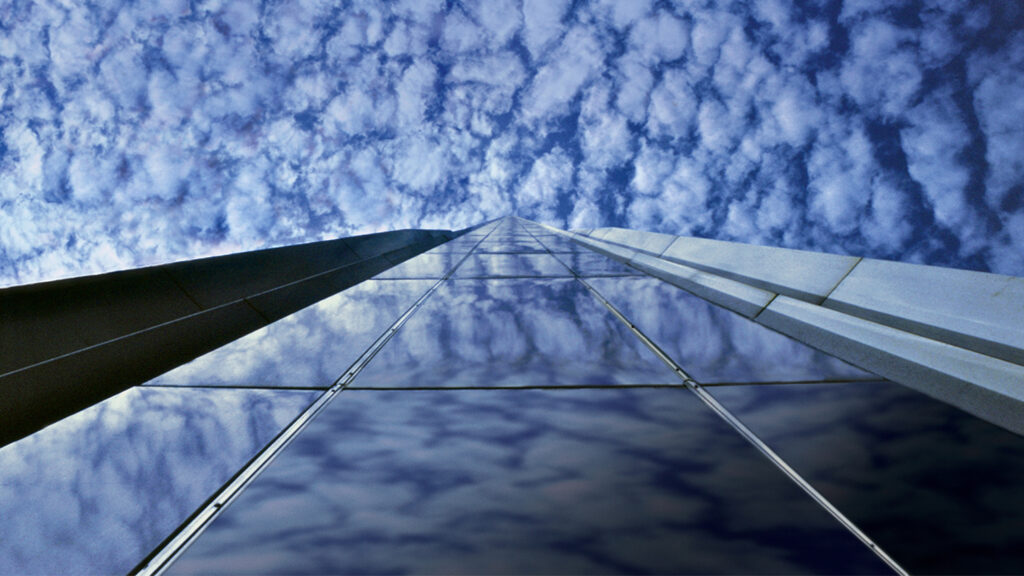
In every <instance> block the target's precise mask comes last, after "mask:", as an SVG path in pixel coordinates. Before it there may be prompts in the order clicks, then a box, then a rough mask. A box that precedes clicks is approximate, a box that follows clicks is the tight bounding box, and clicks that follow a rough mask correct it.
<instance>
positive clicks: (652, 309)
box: [587, 278, 872, 383]
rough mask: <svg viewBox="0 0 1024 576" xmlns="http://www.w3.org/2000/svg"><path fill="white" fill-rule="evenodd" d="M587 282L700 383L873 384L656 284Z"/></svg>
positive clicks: (780, 337) (835, 363) (842, 364)
mask: <svg viewBox="0 0 1024 576" xmlns="http://www.w3.org/2000/svg"><path fill="white" fill-rule="evenodd" d="M587 282H588V283H589V284H590V285H591V286H593V287H594V289H596V290H597V291H598V293H599V294H601V295H602V296H604V297H605V298H607V299H608V301H609V302H611V303H612V305H613V306H615V307H616V308H618V309H619V311H620V312H622V313H623V315H625V316H626V318H628V319H629V320H630V321H631V322H632V323H633V324H635V325H636V326H637V327H638V328H639V329H640V331H641V332H643V333H644V334H645V335H646V336H647V337H648V338H650V339H651V340H652V341H654V343H655V344H657V345H658V346H659V347H660V348H661V349H662V350H664V351H665V353H666V354H668V355H669V357H671V358H672V359H673V360H675V361H676V362H677V363H678V364H679V365H680V366H681V367H682V368H683V370H685V371H686V372H687V373H688V374H690V376H692V377H693V378H694V379H696V380H697V381H698V382H701V383H721V382H779V381H781V382H795V381H805V380H842V379H851V378H859V379H867V378H872V376H871V375H870V374H868V373H867V372H864V371H862V370H860V369H858V368H854V367H853V366H850V365H849V364H846V363H845V362H842V361H841V360H838V359H836V358H833V357H832V356H829V355H827V354H823V353H821V352H818V351H817V350H814V349H813V348H809V347H807V346H804V345H803V344H801V343H799V342H797V341H795V340H792V339H790V338H787V337H786V336H783V335H781V334H778V333H776V332H772V331H771V330H768V329H767V328H764V327H763V326H759V325H757V324H755V323H754V322H751V321H750V320H747V319H746V318H744V317H742V316H740V315H738V314H735V313H733V312H730V311H728V310H725V309H724V308H719V307H718V306H715V305H713V304H709V303H708V302H705V301H704V300H701V299H700V298H697V297H696V296H694V295H692V294H690V293H688V292H686V291H684V290H681V289H679V288H677V287H675V286H673V285H671V284H669V283H667V282H662V281H661V280H658V279H656V278H594V279H588V280H587Z"/></svg>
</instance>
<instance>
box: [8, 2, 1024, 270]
mask: <svg viewBox="0 0 1024 576" xmlns="http://www.w3.org/2000/svg"><path fill="white" fill-rule="evenodd" d="M891 4H892V3H887V2H875V1H871V0H851V1H847V2H838V1H835V2H828V1H822V2H817V1H813V0H808V1H803V2H792V3H791V2H784V1H782V0H761V1H758V2H750V3H747V2H736V3H728V2H722V3H714V2H711V3H703V2H676V3H673V2H664V1H659V2H652V1H646V0H623V1H619V2H609V1H597V2H581V1H568V0H522V1H520V0H488V1H484V2H480V3H479V4H477V3H472V2H459V1H449V2H443V1H428V0H415V1H409V2H393V3H387V4H384V3H376V2H322V1H316V0H295V1H288V2H264V3H258V2H248V1H236V2H232V1H228V0H225V1H220V2H218V1H212V2H200V1H192V2H189V1H188V0H146V1H142V2H136V3H110V4H109V5H106V4H105V3H102V2H81V1H71V0H67V1H59V0H57V1H35V2H32V1H21V0H0V285H12V284H21V283H27V282H34V281H39V280H45V279H52V278H59V277H67V276H75V275H81V274H89V273H97V272H103V271H108V270H115V269H122V268H131V267H136V266H141V265H149V264H157V263H161V262H167V261H173V260H181V259H188V258H196V257H200V256H206V255H213V254H223V253H229V252H235V251H240V250H250V249H255V248H261V247H266V246H276V245H283V244H290V243H296V242H306V241H313V240H319V239H326V238H334V237H338V236H346V235H351V234H358V233H366V232H373V231H380V230H388V229H395V228H406V227H438V228H459V227H464V226H468V225H471V224H476V223H479V222H481V221H483V220H486V219H490V218H494V217H498V216H502V215H505V214H511V213H515V214H518V215H519V216H522V217H524V218H529V219H532V220H536V221H539V222H545V223H549V224H552V225H555V226H558V227H561V228H577V227H595V226H608V225H614V226H625V227H632V228H638V229H645V230H652V231H661V232H670V233H674V234H684V235H695V236H703V237H711V238H720V239H726V240H739V241H746V242H754V243H760V244H770V245H779V246H789V247H796V248H809V249H815V250H825V251H832V252H839V253H851V254H858V255H866V256H874V257H880V258H890V259H897V260H903V261H911V262H924V263H930V264H940V265H950V266H958V267H965V268H971V269H976V270H990V271H994V272H1000V273H1006V274H1015V275H1024V5H1022V4H1021V3H1019V2H1012V1H1011V2H990V3H984V2H966V1H958V0H946V1H943V2H930V1H913V2H904V3H900V4H899V5H898V6H892V5H891Z"/></svg>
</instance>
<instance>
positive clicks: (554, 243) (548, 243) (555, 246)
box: [538, 236, 594, 254]
mask: <svg viewBox="0 0 1024 576" xmlns="http://www.w3.org/2000/svg"><path fill="white" fill-rule="evenodd" d="M538 241H539V242H540V243H541V244H543V245H544V247H545V248H547V249H548V250H550V251H552V252H556V253H557V252H582V253H584V254H590V253H593V252H594V251H593V250H591V249H590V248H587V247H586V246H581V245H579V244H577V243H575V242H573V241H572V240H567V239H565V238H561V237H558V236H550V237H541V238H538Z"/></svg>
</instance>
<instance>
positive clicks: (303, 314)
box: [0, 218, 1024, 574]
mask: <svg viewBox="0 0 1024 576" xmlns="http://www.w3.org/2000/svg"><path fill="white" fill-rule="evenodd" d="M1022 444H1024V443H1022V442H1021V439H1020V438H1019V437H1018V436H1016V435H1013V434H1011V433H1009V432H1005V431H1003V430H1001V429H999V428H996V427H994V426H992V425H989V424H987V423H985V422H982V421H980V420H977V419H975V418H973V417H971V416H969V415H967V414H965V413H963V412H960V411H958V410H956V409H953V408H950V407H948V406H946V405H944V404H941V403H939V402H936V401H934V400H931V399H930V398H927V397H926V396H923V395H921V394H919V393H917V392H914V391H912V390H909V389H906V388H904V387H902V386H899V385H896V384H893V383H890V382H885V381H881V380H880V379H879V378H878V377H876V376H874V375H872V374H869V373H866V372H864V371H862V370H860V369H858V368H856V367H853V366H850V365H848V364H845V363H843V362H841V361H839V360H837V359H835V358H832V357H830V356H827V355H825V354H823V353H821V352H818V351H816V350H813V349H811V348H808V347H806V346H804V345H802V344H800V343H797V342H795V341H793V340H790V339H788V338H786V337H784V336H781V335H779V334H777V333H774V332H771V331H769V330H767V329H765V328H763V327H761V326H759V325H757V324H754V323H752V322H750V321H748V320H747V319H745V318H742V317H740V316H738V315H735V314H733V313H731V312H728V311H725V310H723V309H720V308H717V307H715V306H713V305H710V304H708V303H707V302H705V301H703V300H701V299H699V298H697V297H695V296H693V295H691V294H689V293H687V292H684V291H682V290H679V289H678V288H676V287H674V286H671V285H669V284H667V283H664V282H661V281H660V280H657V279H654V278H651V277H649V276H646V275H645V274H643V273H640V272H638V271H636V270H634V269H632V268H630V267H628V266H624V265H623V264H621V263H619V262H616V261H614V260H611V259H609V258H607V257H605V256H603V255H600V254H597V253H595V252H593V251H591V250H589V249H587V248H585V247H582V246H579V245H577V244H575V243H573V242H571V241H570V240H568V239H566V238H565V237H563V236H560V235H557V234H554V233H551V232H550V231H549V230H547V229H546V228H543V227H541V226H538V225H536V224H533V223H531V222H528V221H525V220H520V219H517V218H505V219H502V220H499V221H496V222H492V223H489V224H487V225H484V226H483V227H480V228H478V229H475V230H473V231H471V232H470V233H468V234H466V235H463V236H461V237H459V238H457V239H455V240H453V241H451V242H448V243H447V244H444V245H441V246H439V247H437V248H435V249H433V250H431V251H429V252H426V253H424V254H422V255H420V256H418V257H416V258H413V259H411V260H409V261H407V262H405V263H403V264H401V265H399V266H396V267H394V268H392V269H390V270H388V271H386V272H384V273H382V274H380V275H378V276H377V277H375V278H374V279H372V280H369V281H366V282H364V283H362V284H360V285H358V286H356V287H354V288H351V289H349V290H346V291H345V292H342V293H341V294H338V295H336V296H334V297H331V298H328V299H326V300H324V301H322V302H320V303H318V304H316V305H314V306H311V307H309V308H306V309H304V310H302V311H300V312H298V313H296V314H293V315H292V316H290V317H288V318H285V319H283V320H281V321H279V322H276V323H274V324H272V325H270V326H268V327H266V328H264V329H263V330H260V331H258V332H255V333H253V334H250V335H249V336H247V337H245V338H242V339H240V340H238V341H236V342H234V343H232V344H230V345H228V346H225V347H223V348H220V349H218V350H215V351H213V352H211V353H210V354H208V355H206V356H204V357H201V358H198V359H196V360H195V361H193V362H191V363H189V364H187V365H184V366H181V367H180V368H178V369H176V370H174V371H171V372H169V373H167V374H165V375H163V376H161V377H159V378H157V379H155V380H153V381H151V382H149V383H147V384H146V385H145V386H141V387H137V388H135V389H132V390H129V391H127V392H125V393H123V394H121V395H119V396H116V397H114V398H111V399H110V400H108V401H106V402H103V403H101V404H99V405H97V406H94V407H93V408H91V409H89V410H87V411H85V412H82V413H80V414H78V415H76V416H74V417H72V418H68V419H66V420H64V421H62V422H60V423H58V424H56V425H54V426H51V427H49V428H47V429H45V430H43V431H42V432H40V433H39V434H36V435H34V436H31V437H29V438H26V439H25V440H23V441H21V442H18V443H15V444H12V445H9V446H7V447H4V448H3V449H0V478H2V482H0V509H2V510H3V511H4V516H5V519H6V520H7V521H6V522H4V523H2V526H0V531H2V532H0V573H18V574H31V573H36V574H49V573H117V572H122V573H123V572H128V571H131V570H133V569H137V568H143V569H147V570H148V569H149V568H150V565H149V561H150V560H151V559H152V558H153V556H152V553H153V552H154V551H155V550H157V551H158V550H161V549H162V548H163V547H164V545H167V544H170V547H169V548H168V549H173V547H174V546H175V542H176V540H174V538H181V534H186V533H188V531H189V530H190V529H191V528H190V527H194V526H197V525H200V524H199V519H202V518H206V517H211V516H214V515H216V517H215V518H214V519H213V520H212V521H211V522H209V523H202V524H201V525H202V526H203V527H204V528H205V530H204V531H202V532H201V534H199V535H198V537H196V538H195V539H194V541H192V542H191V545H189V546H188V547H187V548H184V549H183V550H184V551H183V552H182V553H181V555H180V556H179V557H177V558H176V560H175V561H174V562H173V563H171V564H170V565H169V567H168V572H169V573H172V574H187V573H188V574H190V573H244V574H249V573H267V572H287V573H361V574H370V573H398V572H415V573H442V572H443V573H474V574H476V573H623V572H629V573H650V572H656V573H669V572H671V573H719V572H724V573H859V574H862V573H892V572H893V571H896V570H899V569H900V567H902V568H904V569H906V570H908V571H910V572H926V573H958V572H959V573H963V572H973V573H977V572H987V573H998V572H1019V568H1020V566H1021V565H1022V563H1024V535H1022V533H1021V531H1020V530H1019V529H1018V528H1017V526H1019V525H1021V522H1022V521H1024V499H1021V498H1020V497H1018V496H1017V495H1016V494H1017V493H1018V492H1019V490H1016V489H1015V488H1016V487H1017V484H1018V483H1019V480H1018V479H1019V478H1022V477H1024V445H1022ZM268 445H269V446H271V447H272V448H271V449H267V448H265V447H266V446H268ZM282 447H283V449H280V451H279V452H274V453H275V454H276V457H275V458H274V459H273V460H272V461H269V459H268V458H267V457H266V456H267V455H268V454H270V453H271V452H272V451H274V450H278V449H279V448H282ZM268 462H269V463H268ZM257 464H259V467H261V468H260V473H259V474H256V475H252V476H251V477H250V476H248V474H249V473H250V472H252V471H254V470H256V469H257ZM242 479H246V480H245V484H244V486H245V489H244V490H241V491H240V492H238V493H237V497H235V498H233V499H232V500H230V503H229V504H228V505H227V506H224V507H221V506H220V500H219V499H218V498H219V497H218V492H219V491H221V490H222V487H225V486H228V487H230V486H235V485H241V484H239V483H240V482H241V481H242ZM176 534H177V536H176ZM883 551H884V552H883ZM886 555H887V556H886ZM887 557H891V560H890V561H888V562H887V561H886V558H887Z"/></svg>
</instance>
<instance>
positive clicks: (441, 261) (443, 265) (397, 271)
mask: <svg viewBox="0 0 1024 576" xmlns="http://www.w3.org/2000/svg"><path fill="white" fill-rule="evenodd" d="M464 256H465V254H464V253H463V254H460V253H440V254H437V253H425V254H420V255H419V256H416V257H414V258H410V259H409V260H406V261H405V262H402V263H401V264H399V265H397V266H395V267H393V268H389V269H388V270H385V271H384V272H381V273H380V274H377V275H376V276H374V278H376V279H378V280H379V279H385V278H441V277H443V276H444V275H445V274H447V273H448V272H449V271H450V270H452V269H453V268H455V266H457V265H458V264H459V262H461V261H462V258H463V257H464Z"/></svg>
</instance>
